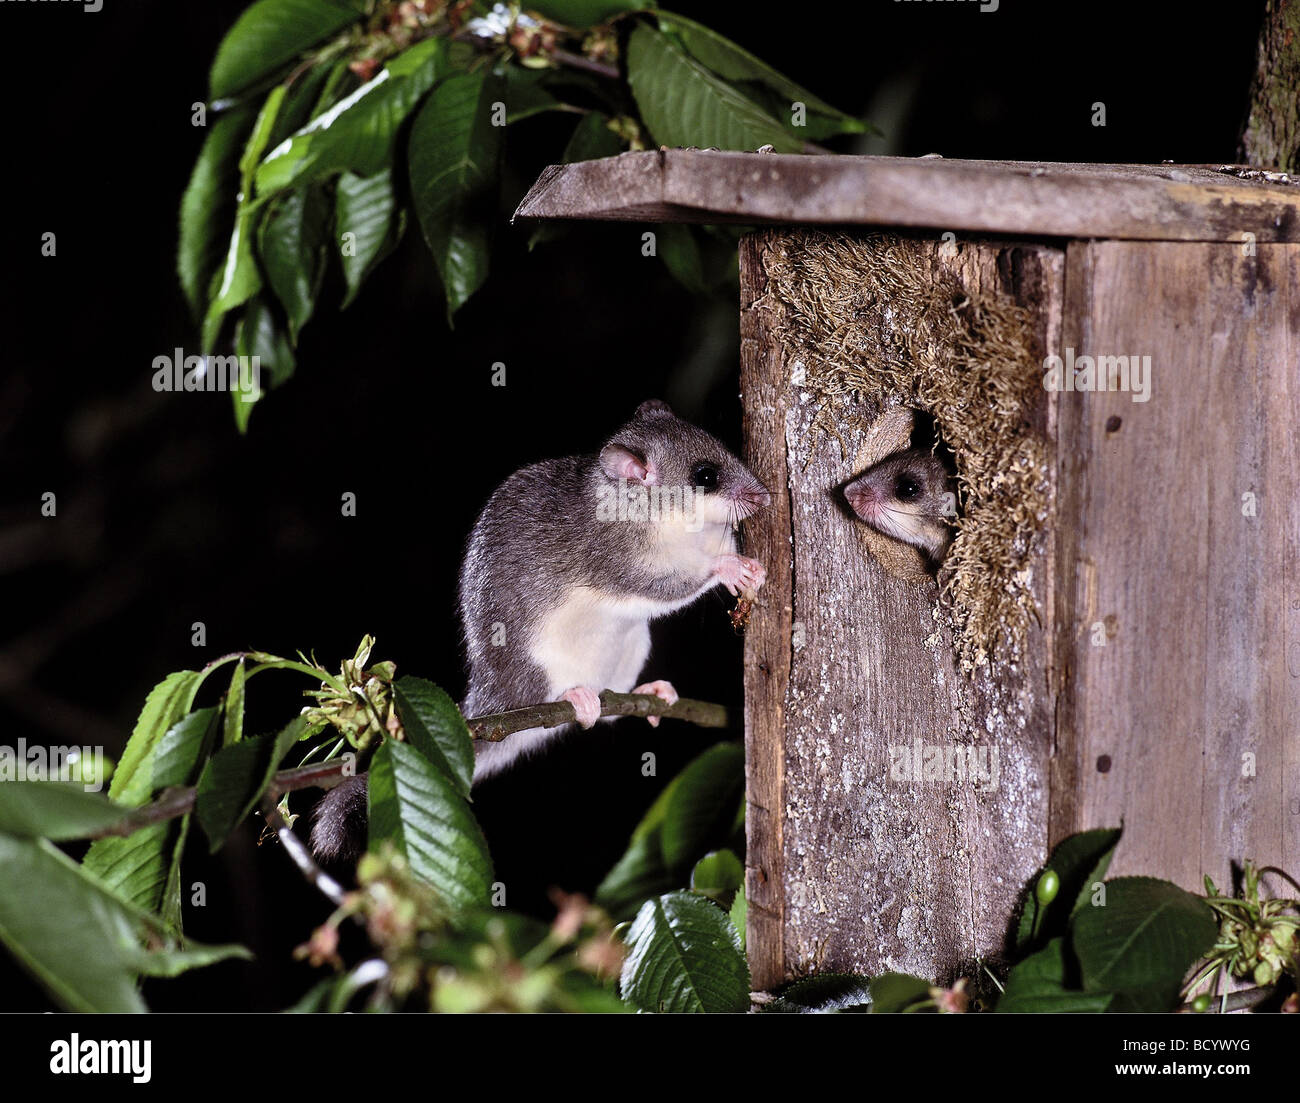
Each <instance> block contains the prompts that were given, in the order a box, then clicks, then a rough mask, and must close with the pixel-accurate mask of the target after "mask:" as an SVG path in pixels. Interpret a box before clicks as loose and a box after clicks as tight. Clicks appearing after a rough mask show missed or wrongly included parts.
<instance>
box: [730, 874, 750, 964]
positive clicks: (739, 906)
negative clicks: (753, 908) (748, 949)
mask: <svg viewBox="0 0 1300 1103" xmlns="http://www.w3.org/2000/svg"><path fill="white" fill-rule="evenodd" d="M727 914H728V915H729V916H730V917H731V925H732V926H733V927H735V928H736V933H737V934H738V935H740V948H741V949H742V950H743V949H745V940H746V939H747V938H748V937H749V934H748V931H747V930H746V924H747V922H748V918H749V903H748V901H747V900H746V898H745V885H744V882H743V881H742V882H741V885H740V888H739V889H737V890H736V898H735V899H734V900H733V901H732V902H731V911H730V912H728V913H727Z"/></svg>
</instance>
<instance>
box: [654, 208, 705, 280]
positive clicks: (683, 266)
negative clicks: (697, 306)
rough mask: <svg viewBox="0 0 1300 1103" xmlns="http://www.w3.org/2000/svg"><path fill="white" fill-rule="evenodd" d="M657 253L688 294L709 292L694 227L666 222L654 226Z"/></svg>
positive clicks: (702, 258)
mask: <svg viewBox="0 0 1300 1103" xmlns="http://www.w3.org/2000/svg"><path fill="white" fill-rule="evenodd" d="M655 241H656V245H655V253H656V254H657V255H658V257H659V258H660V259H661V260H662V261H663V262H664V265H665V266H666V267H667V269H668V271H669V272H671V273H672V275H673V278H674V279H675V280H676V281H677V282H678V283H680V284H681V285H682V286H683V287H684V288H686V290H687V291H691V292H693V293H695V294H697V295H702V294H704V293H705V292H706V291H707V290H708V286H707V282H706V280H705V277H704V257H703V256H702V255H701V253H700V243H699V242H698V241H697V240H696V237H695V233H694V230H693V227H691V226H687V225H685V224H684V223H674V222H666V223H663V224H661V225H659V226H656V227H655Z"/></svg>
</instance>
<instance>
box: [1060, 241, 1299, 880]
mask: <svg viewBox="0 0 1300 1103" xmlns="http://www.w3.org/2000/svg"><path fill="white" fill-rule="evenodd" d="M1257 253H1258V255H1256V256H1249V255H1246V252H1245V251H1244V250H1243V249H1242V248H1241V247H1240V246H1231V245H1163V244H1136V243H1122V242H1097V243H1073V244H1071V246H1070V248H1069V261H1068V269H1067V277H1066V278H1067V307H1066V319H1067V323H1066V332H1065V335H1064V343H1065V345H1066V346H1068V347H1070V348H1073V349H1074V350H1075V353H1076V355H1084V354H1087V355H1090V356H1098V355H1127V356H1149V357H1151V366H1152V371H1151V392H1150V393H1151V397H1150V400H1149V401H1146V402H1134V401H1132V395H1131V394H1130V393H1124V392H1120V391H1113V392H1109V393H1087V394H1085V393H1073V394H1069V393H1063V394H1059V395H1058V396H1057V400H1058V407H1059V412H1060V429H1059V435H1060V449H1059V456H1060V465H1059V480H1060V484H1061V495H1060V499H1059V512H1058V531H1057V535H1058V547H1059V548H1060V551H1061V556H1060V567H1061V574H1060V582H1059V591H1058V593H1059V601H1058V606H1057V609H1058V632H1059V636H1058V639H1057V646H1056V653H1057V656H1058V671H1059V673H1060V683H1059V684H1060V701H1061V703H1062V708H1061V710H1060V712H1059V713H1058V720H1059V722H1060V725H1059V730H1058V762H1057V764H1056V767H1057V768H1056V770H1055V778H1054V783H1053V801H1054V806H1053V815H1052V834H1053V837H1054V841H1055V839H1058V838H1060V837H1061V836H1063V835H1065V834H1068V833H1070V832H1071V831H1075V830H1081V829H1084V828H1089V827H1098V826H1108V825H1114V824H1118V823H1119V822H1120V821H1121V820H1123V821H1124V825H1125V838H1124V842H1123V844H1122V845H1121V846H1120V849H1119V852H1118V855H1117V857H1116V861H1115V863H1114V866H1113V867H1112V870H1113V872H1114V873H1116V874H1126V873H1135V874H1150V875H1156V876H1162V877H1168V878H1170V879H1172V880H1174V881H1177V882H1178V883H1179V884H1181V885H1183V886H1184V887H1185V888H1188V889H1193V890H1196V889H1199V888H1200V887H1201V877H1202V874H1204V873H1209V874H1210V875H1211V876H1213V877H1214V878H1215V880H1216V881H1217V882H1218V883H1219V884H1220V885H1221V886H1222V885H1230V884H1231V883H1232V879H1231V872H1230V863H1233V862H1236V863H1239V862H1240V861H1241V860H1243V859H1246V858H1252V859H1255V860H1257V861H1259V862H1260V863H1261V864H1265V863H1272V864H1277V865H1280V866H1283V867H1287V868H1293V867H1294V866H1295V865H1296V864H1297V861H1298V860H1300V760H1298V759H1300V754H1298V752H1297V743H1298V742H1300V738H1298V735H1297V733H1298V732H1300V661H1298V660H1300V601H1298V600H1297V594H1298V593H1300V590H1298V589H1297V570H1298V569H1300V513H1297V510H1296V501H1295V491H1296V487H1297V486H1298V485H1300V455H1298V450H1297V446H1296V442H1295V431H1296V425H1297V424H1300V364H1298V363H1297V358H1298V356H1300V291H1298V289H1300V248H1297V247H1295V246H1291V245H1275V246H1261V247H1260V248H1259V249H1258V251H1257ZM1252 503H1253V508H1254V509H1255V515H1254V516H1251V515H1250V509H1251V507H1252ZM1288 660H1289V661H1288ZM1248 756H1253V758H1251V757H1248ZM1252 769H1253V774H1252Z"/></svg>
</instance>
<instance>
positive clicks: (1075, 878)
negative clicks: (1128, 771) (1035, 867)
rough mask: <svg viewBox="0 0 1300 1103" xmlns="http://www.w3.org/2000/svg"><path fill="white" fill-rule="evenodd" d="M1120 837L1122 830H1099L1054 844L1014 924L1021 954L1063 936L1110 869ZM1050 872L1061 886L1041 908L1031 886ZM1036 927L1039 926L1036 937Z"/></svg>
mask: <svg viewBox="0 0 1300 1103" xmlns="http://www.w3.org/2000/svg"><path fill="white" fill-rule="evenodd" d="M1122 834H1123V830H1122V829H1121V828H1118V827H1115V828H1099V829H1097V830H1095V831H1083V832H1080V833H1079V834H1077V835H1071V836H1069V838H1066V839H1062V840H1061V842H1060V843H1058V844H1057V846H1056V849H1055V850H1053V851H1052V854H1051V857H1050V858H1048V860H1047V864H1046V865H1044V866H1043V868H1042V869H1041V870H1039V871H1038V873H1037V874H1035V876H1034V877H1033V879H1032V880H1030V882H1029V884H1028V885H1027V886H1026V888H1025V891H1024V894H1023V900H1024V906H1023V908H1022V909H1021V912H1020V920H1019V922H1018V923H1017V925H1016V942H1015V946H1016V951H1017V952H1018V953H1020V954H1023V953H1025V952H1026V951H1027V950H1029V949H1031V948H1033V947H1036V946H1041V945H1043V944H1044V943H1045V942H1046V941H1047V940H1048V939H1050V938H1054V937H1056V936H1057V935H1063V934H1065V931H1066V928H1067V926H1068V924H1069V921H1070V916H1071V915H1073V914H1074V913H1075V912H1077V911H1078V910H1079V909H1080V908H1081V907H1083V906H1084V904H1086V903H1087V902H1088V898H1089V896H1090V895H1091V893H1092V885H1093V884H1094V883H1096V882H1098V881H1103V880H1105V877H1106V870H1107V869H1108V868H1109V867H1110V860H1111V857H1112V856H1113V855H1114V853H1115V847H1116V846H1118V845H1119V840H1120V837H1121V835H1122ZM1049 869H1050V870H1053V871H1054V872H1055V873H1056V875H1057V876H1058V877H1059V878H1060V879H1061V886H1060V889H1059V890H1058V892H1057V894H1056V898H1055V899H1054V900H1052V902H1051V903H1050V904H1048V905H1047V906H1046V907H1042V906H1041V905H1039V903H1038V900H1037V898H1036V897H1035V895H1034V887H1035V886H1036V885H1037V884H1038V878H1039V877H1041V876H1042V875H1043V873H1044V872H1046V871H1047V870H1049ZM1040 911H1041V913H1042V914H1041V916H1040V915H1039V912H1040ZM1035 924H1037V926H1038V933H1037V934H1036V935H1035V933H1034V927H1035Z"/></svg>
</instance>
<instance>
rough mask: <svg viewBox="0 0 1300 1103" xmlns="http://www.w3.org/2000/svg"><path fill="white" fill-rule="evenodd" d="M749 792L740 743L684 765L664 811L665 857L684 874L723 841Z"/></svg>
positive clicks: (723, 746) (674, 870)
mask: <svg viewBox="0 0 1300 1103" xmlns="http://www.w3.org/2000/svg"><path fill="white" fill-rule="evenodd" d="M744 795H745V751H744V748H743V747H741V746H740V745H739V744H738V743H719V744H717V746H714V747H710V748H709V749H708V750H707V751H705V752H704V753H703V754H702V755H700V756H699V757H698V758H696V759H695V760H694V761H692V762H691V763H690V765H689V766H687V767H686V769H685V770H683V771H682V775H681V780H680V782H679V783H678V784H677V785H676V786H675V787H674V790H673V794H672V797H671V798H670V800H669V802H668V807H667V810H666V812H665V815H664V824H663V850H664V863H665V864H666V865H667V867H668V870H669V872H670V873H672V874H674V876H676V877H679V878H680V879H682V880H684V879H685V877H686V874H687V872H688V871H689V870H690V868H691V866H692V865H694V864H695V862H696V860H697V859H699V858H700V857H701V856H702V855H704V854H706V853H708V851H710V850H712V849H713V848H714V847H716V846H718V845H720V844H724V843H725V842H726V840H727V837H728V836H729V835H730V834H731V826H732V824H733V823H734V822H735V819H736V807H737V805H738V804H739V803H740V801H741V800H743V799H744Z"/></svg>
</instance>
